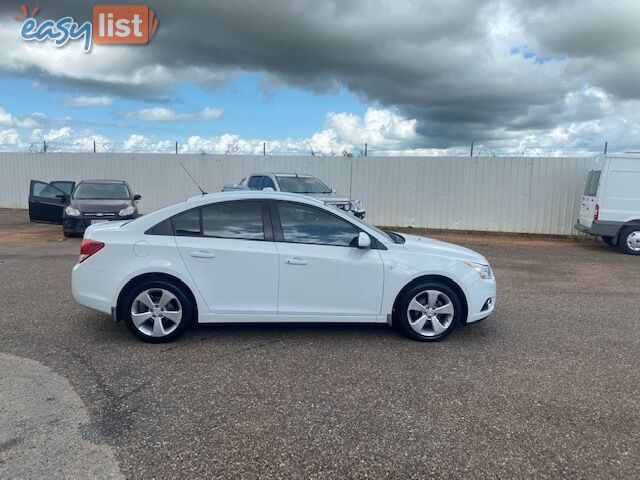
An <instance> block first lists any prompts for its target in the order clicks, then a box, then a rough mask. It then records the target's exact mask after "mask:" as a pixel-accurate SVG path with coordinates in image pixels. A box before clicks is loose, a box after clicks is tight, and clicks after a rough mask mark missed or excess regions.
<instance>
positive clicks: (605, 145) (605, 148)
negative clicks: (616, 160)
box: [604, 142, 609, 155]
mask: <svg viewBox="0 0 640 480" xmlns="http://www.w3.org/2000/svg"><path fill="white" fill-rule="evenodd" d="M608 146H609V142H604V154H605V155H606V154H607V147H608Z"/></svg>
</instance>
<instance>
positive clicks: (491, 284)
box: [465, 278, 496, 324]
mask: <svg viewBox="0 0 640 480" xmlns="http://www.w3.org/2000/svg"><path fill="white" fill-rule="evenodd" d="M470 292H471V293H470V294H468V297H467V308H468V310H469V311H468V313H467V320H466V322H465V323H467V324H469V323H474V322H479V321H480V320H483V319H485V318H487V317H488V316H489V315H491V314H492V313H493V311H494V310H495V308H496V280H495V278H491V279H486V280H485V279H480V280H478V281H477V282H476V283H475V284H474V285H473V286H472V288H471V289H470Z"/></svg>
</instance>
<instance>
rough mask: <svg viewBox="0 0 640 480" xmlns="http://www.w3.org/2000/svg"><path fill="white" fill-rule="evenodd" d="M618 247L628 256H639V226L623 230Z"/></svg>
mask: <svg viewBox="0 0 640 480" xmlns="http://www.w3.org/2000/svg"><path fill="white" fill-rule="evenodd" d="M618 247H619V248H620V250H622V251H623V252H624V253H628V254H629V255H640V225H635V226H630V227H625V228H623V229H622V231H621V232H620V238H619V240H618Z"/></svg>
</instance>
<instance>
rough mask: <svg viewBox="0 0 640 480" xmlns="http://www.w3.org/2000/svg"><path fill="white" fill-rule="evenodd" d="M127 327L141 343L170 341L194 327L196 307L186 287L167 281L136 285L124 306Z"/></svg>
mask: <svg viewBox="0 0 640 480" xmlns="http://www.w3.org/2000/svg"><path fill="white" fill-rule="evenodd" d="M123 308H124V310H123V314H124V315H123V316H124V320H125V323H126V324H127V327H128V328H129V330H131V332H132V333H133V334H134V335H135V336H136V337H138V338H139V339H140V340H143V341H145V342H150V343H162V342H170V341H172V340H174V339H175V338H177V337H178V336H179V335H180V334H182V332H184V330H185V329H186V328H187V327H188V326H189V325H190V324H191V322H192V319H193V311H194V308H193V305H192V303H191V300H190V298H189V296H188V295H187V292H185V291H184V288H183V287H182V286H180V285H178V284H176V283H174V282H171V281H168V280H147V281H143V282H141V283H139V284H137V285H135V286H134V287H133V288H131V290H130V291H129V292H128V293H127V295H126V298H125V300H124V303H123Z"/></svg>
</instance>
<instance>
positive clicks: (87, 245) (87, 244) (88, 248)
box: [80, 239, 104, 262]
mask: <svg viewBox="0 0 640 480" xmlns="http://www.w3.org/2000/svg"><path fill="white" fill-rule="evenodd" d="M102 247H104V243H102V242H96V241H95V240H87V239H83V240H82V245H81V246H80V262H84V261H85V260H86V259H87V258H89V257H90V256H91V255H93V254H94V253H96V252H97V251H98V250H100V249H101V248H102Z"/></svg>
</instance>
